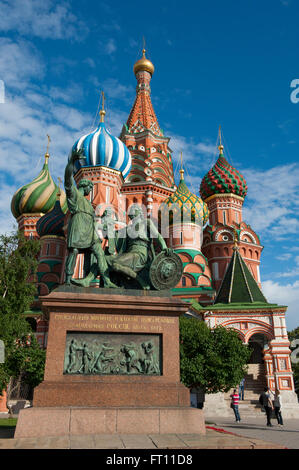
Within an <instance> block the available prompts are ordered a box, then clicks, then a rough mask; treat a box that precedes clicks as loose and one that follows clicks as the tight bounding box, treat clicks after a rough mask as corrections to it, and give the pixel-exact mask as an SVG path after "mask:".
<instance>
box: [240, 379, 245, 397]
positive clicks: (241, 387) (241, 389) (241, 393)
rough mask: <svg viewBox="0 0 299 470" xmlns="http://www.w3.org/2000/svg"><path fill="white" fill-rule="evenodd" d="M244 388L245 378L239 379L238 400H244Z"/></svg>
mask: <svg viewBox="0 0 299 470" xmlns="http://www.w3.org/2000/svg"><path fill="white" fill-rule="evenodd" d="M244 388H245V379H244V377H243V379H242V380H241V382H240V384H239V400H244Z"/></svg>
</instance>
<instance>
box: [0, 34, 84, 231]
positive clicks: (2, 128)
mask: <svg viewBox="0 0 299 470" xmlns="http://www.w3.org/2000/svg"><path fill="white" fill-rule="evenodd" d="M6 46H7V47H6ZM6 60H7V63H8V68H6V69H5V74H6V75H5V80H6V81H7V80H8V82H9V87H6V91H7V93H6V100H5V103H4V104H1V106H0V141H1V144H0V171H1V191H0V198H1V203H0V217H1V220H2V226H1V230H2V232H6V231H8V230H11V228H12V226H13V224H14V219H13V217H12V215H11V213H10V201H11V198H12V196H13V193H14V192H15V190H16V189H17V188H18V187H20V186H22V185H24V184H26V183H28V182H30V181H32V179H34V178H35V177H36V176H37V175H38V173H39V172H40V170H41V168H42V165H43V161H44V154H45V151H46V144H47V137H46V135H47V134H49V135H50V136H51V145H50V155H51V157H50V160H49V168H50V172H51V175H52V177H53V179H54V180H56V181H57V177H58V176H60V177H62V176H63V171H64V167H65V162H66V159H67V155H68V153H69V150H70V148H71V146H72V145H73V143H74V142H75V140H76V139H77V138H78V137H79V136H80V135H82V133H84V132H85V131H88V130H89V129H90V126H91V123H92V116H91V115H90V114H88V113H84V112H81V111H80V110H79V109H77V107H76V105H77V101H78V100H77V99H76V98H77V97H78V96H79V95H80V93H79V91H78V88H77V87H76V85H73V84H71V85H66V86H65V88H59V87H54V86H52V87H50V88H49V89H48V88H47V87H46V85H44V84H42V85H40V86H39V85H37V84H34V80H35V79H36V78H40V76H41V73H42V71H43V70H44V63H43V61H42V59H41V58H40V56H39V54H38V53H36V51H35V49H34V48H33V47H31V46H30V44H28V43H27V42H24V41H20V40H19V41H15V42H13V41H11V40H3V39H2V40H0V65H1V66H2V65H3V64H4V63H5V61H6ZM28 64H32V68H30V65H28ZM19 70H20V72H19ZM18 73H20V75H19V76H18ZM16 77H18V78H19V79H18V80H17V79H16ZM79 98H80V96H79ZM72 102H74V105H73V104H69V103H72ZM10 183H11V184H10Z"/></svg>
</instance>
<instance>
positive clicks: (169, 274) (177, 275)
mask: <svg viewBox="0 0 299 470" xmlns="http://www.w3.org/2000/svg"><path fill="white" fill-rule="evenodd" d="M182 274H183V263H182V260H181V258H180V257H179V256H178V255H177V254H176V253H173V252H170V253H169V254H168V255H167V254H166V253H165V252H161V253H159V254H158V255H157V256H156V257H155V259H154V260H153V262H152V264H151V266H150V269H149V277H150V280H151V283H152V285H153V287H154V288H155V289H157V290H163V289H172V288H173V287H175V286H176V285H177V283H178V282H179V280H180V279H181V276H182Z"/></svg>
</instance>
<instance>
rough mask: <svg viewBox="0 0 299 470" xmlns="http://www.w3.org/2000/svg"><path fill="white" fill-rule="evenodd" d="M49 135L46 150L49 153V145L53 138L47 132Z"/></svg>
mask: <svg viewBox="0 0 299 470" xmlns="http://www.w3.org/2000/svg"><path fill="white" fill-rule="evenodd" d="M47 137H48V144H47V151H46V153H49V146H50V142H51V138H50V136H49V134H47Z"/></svg>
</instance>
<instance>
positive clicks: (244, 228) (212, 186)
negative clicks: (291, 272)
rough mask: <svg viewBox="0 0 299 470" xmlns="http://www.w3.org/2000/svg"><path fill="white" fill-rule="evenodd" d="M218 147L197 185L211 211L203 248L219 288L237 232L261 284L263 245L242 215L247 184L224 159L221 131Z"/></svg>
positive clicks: (249, 262) (243, 249) (241, 251)
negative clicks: (213, 161) (214, 161)
mask: <svg viewBox="0 0 299 470" xmlns="http://www.w3.org/2000/svg"><path fill="white" fill-rule="evenodd" d="M218 148H219V157H218V160H217V161H216V163H215V165H214V166H213V167H212V168H211V169H210V171H209V172H208V173H207V174H206V175H205V176H204V177H203V179H202V181H201V185H200V194H201V197H202V199H203V200H204V201H205V202H206V204H207V205H208V208H209V213H210V220H209V222H210V224H209V225H208V226H207V227H206V229H205V231H204V236H203V245H202V251H203V253H204V255H205V256H206V257H207V258H208V260H209V264H210V267H211V269H212V275H213V280H214V286H215V288H216V290H218V289H219V287H220V285H221V281H222V279H223V277H224V274H225V272H226V269H227V266H228V264H229V261H230V259H231V256H232V254H233V246H234V239H235V234H237V239H238V242H239V247H240V248H239V249H240V253H241V254H242V257H243V259H244V260H245V262H246V264H247V266H248V268H249V270H250V272H251V274H252V275H253V277H254V279H255V280H256V281H257V283H258V284H259V285H260V284H261V280H260V271H259V265H260V256H261V252H262V249H263V247H262V245H261V244H260V240H259V237H258V235H257V234H256V233H255V232H254V231H253V230H252V228H251V227H250V225H247V224H246V223H245V222H244V221H243V217H242V207H243V202H244V198H245V196H246V194H247V184H246V181H245V178H244V177H243V175H242V174H241V173H240V172H239V171H238V170H236V169H235V168H234V167H233V166H232V165H230V164H229V163H228V162H227V160H226V158H225V156H224V153H223V145H222V144H221V134H220V145H219V147H218Z"/></svg>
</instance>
